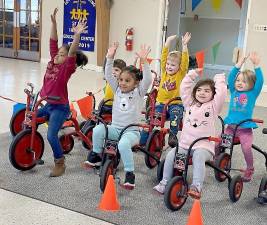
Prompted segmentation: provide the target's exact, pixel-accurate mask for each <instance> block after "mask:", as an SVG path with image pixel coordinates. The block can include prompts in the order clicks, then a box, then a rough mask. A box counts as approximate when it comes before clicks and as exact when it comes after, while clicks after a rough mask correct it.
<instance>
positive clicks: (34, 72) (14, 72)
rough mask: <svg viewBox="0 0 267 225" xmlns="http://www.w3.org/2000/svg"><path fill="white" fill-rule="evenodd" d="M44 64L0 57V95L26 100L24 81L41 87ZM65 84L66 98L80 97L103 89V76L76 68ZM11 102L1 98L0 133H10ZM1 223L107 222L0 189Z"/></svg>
mask: <svg viewBox="0 0 267 225" xmlns="http://www.w3.org/2000/svg"><path fill="white" fill-rule="evenodd" d="M45 66H46V65H44V64H40V63H35V62H28V61H21V60H14V59H7V58H0V96H5V97H8V98H12V99H15V100H16V101H19V102H25V96H26V95H25V94H24V92H23V90H24V88H25V87H26V83H27V82H32V83H33V84H34V85H35V87H36V90H38V89H40V87H41V84H42V79H43V75H44V70H45ZM68 86H69V98H70V99H71V100H75V99H79V98H81V97H84V96H85V92H86V91H92V92H96V91H97V90H99V89H100V88H103V86H104V81H103V75H102V73H96V72H92V71H88V70H81V69H79V70H78V71H77V72H76V74H75V75H73V76H72V78H71V80H70V81H69V85H68ZM96 98H97V100H98V101H99V100H100V99H101V98H102V92H101V93H99V94H98V95H97V96H96ZM13 105H14V103H13V102H9V101H6V100H3V99H1V98H0V133H4V132H9V120H10V118H11V115H12V109H13ZM0 141H1V140H0ZM0 182H1V181H0ZM30 212H32V213H30ZM25 215H27V216H25ZM40 218H45V219H40ZM0 224H4V225H11V224H18V225H24V224H35V225H47V224H58V225H61V224H62V225H63V224H64V225H76V224H79V225H83V224H84V225H85V224H97V225H104V224H110V223H107V222H103V221H100V220H98V219H95V218H91V217H88V216H85V215H83V214H79V213H76V212H72V211H70V210H67V209H63V208H60V207H57V206H54V205H51V204H48V203H44V202H41V201H38V200H35V199H31V198H28V197H25V196H21V195H18V194H15V193H12V192H9V191H5V190H3V189H0Z"/></svg>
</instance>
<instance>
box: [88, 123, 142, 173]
mask: <svg viewBox="0 0 267 225" xmlns="http://www.w3.org/2000/svg"><path fill="white" fill-rule="evenodd" d="M120 132H121V129H118V128H116V127H114V126H112V125H108V138H109V139H111V140H117V139H118V137H119V135H120ZM105 135H106V133H105V127H104V125H103V124H99V125H97V126H96V127H95V128H94V129H93V152H96V153H102V152H103V144H104V138H105ZM139 139H140V133H139V131H135V130H126V131H125V132H124V133H123V135H122V137H121V139H120V141H119V143H118V149H119V152H120V155H121V159H122V162H123V164H124V171H127V172H132V171H134V159H133V152H132V147H133V146H134V145H137V144H138V142H139Z"/></svg>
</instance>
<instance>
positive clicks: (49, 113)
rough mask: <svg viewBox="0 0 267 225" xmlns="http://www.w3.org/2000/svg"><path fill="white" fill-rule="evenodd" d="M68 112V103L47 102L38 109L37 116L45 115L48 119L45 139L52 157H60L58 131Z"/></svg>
mask: <svg viewBox="0 0 267 225" xmlns="http://www.w3.org/2000/svg"><path fill="white" fill-rule="evenodd" d="M69 113H70V107H69V104H66V105H62V104H49V103H47V104H46V105H45V106H44V107H42V108H40V109H39V110H38V114H37V117H46V118H47V120H48V121H49V125H48V131H47V140H48V142H49V144H50V145H51V148H52V150H53V154H54V158H55V159H60V158H61V157H62V156H63V150H62V148H61V145H60V143H59V139H58V132H59V130H60V128H61V127H62V125H63V123H64V122H65V120H66V119H67V118H68V115H69Z"/></svg>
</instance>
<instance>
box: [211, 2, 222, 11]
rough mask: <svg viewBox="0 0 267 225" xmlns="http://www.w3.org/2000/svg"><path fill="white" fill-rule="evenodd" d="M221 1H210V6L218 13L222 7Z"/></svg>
mask: <svg viewBox="0 0 267 225" xmlns="http://www.w3.org/2000/svg"><path fill="white" fill-rule="evenodd" d="M222 2H223V0H211V6H212V8H213V9H214V10H215V11H216V12H219V11H220V9H221V6H222Z"/></svg>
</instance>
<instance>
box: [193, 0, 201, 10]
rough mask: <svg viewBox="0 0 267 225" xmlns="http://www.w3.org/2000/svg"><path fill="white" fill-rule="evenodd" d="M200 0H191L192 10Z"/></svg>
mask: <svg viewBox="0 0 267 225" xmlns="http://www.w3.org/2000/svg"><path fill="white" fill-rule="evenodd" d="M200 2H201V0H192V11H194V10H195V8H196V7H197V6H198V4H199V3H200Z"/></svg>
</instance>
